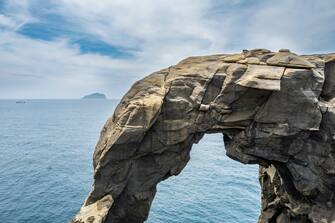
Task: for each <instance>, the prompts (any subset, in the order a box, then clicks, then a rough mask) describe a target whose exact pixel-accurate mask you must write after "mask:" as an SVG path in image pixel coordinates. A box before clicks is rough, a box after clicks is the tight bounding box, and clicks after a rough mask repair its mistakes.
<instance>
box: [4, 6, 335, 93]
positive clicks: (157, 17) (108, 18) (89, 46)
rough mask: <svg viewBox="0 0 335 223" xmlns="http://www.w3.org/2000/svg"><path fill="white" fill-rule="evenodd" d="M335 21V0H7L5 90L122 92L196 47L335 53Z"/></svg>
mask: <svg viewBox="0 0 335 223" xmlns="http://www.w3.org/2000/svg"><path fill="white" fill-rule="evenodd" d="M334 22H335V1H334V0H318V1H316V0H257V1H252V0H133V1H130V0H0V98H79V97H81V96H83V95H85V94H88V93H91V92H103V93H105V94H106V95H107V96H108V97H109V98H119V97H121V96H122V95H123V94H124V93H125V92H126V91H127V89H128V88H129V87H130V86H131V84H132V83H133V82H134V81H135V80H137V79H139V78H141V77H143V76H145V75H147V74H149V73H151V72H153V71H156V70H158V69H160V68H163V67H166V66H169V65H171V64H175V63H177V62H178V61H179V60H181V59H182V58H184V57H188V56H191V55H204V54H213V53H226V52H234V51H237V52H239V51H241V50H242V49H252V48H268V49H271V50H278V49H280V48H290V49H291V50H292V51H295V52H297V53H318V52H335V25H334Z"/></svg>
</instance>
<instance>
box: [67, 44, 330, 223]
mask: <svg viewBox="0 0 335 223" xmlns="http://www.w3.org/2000/svg"><path fill="white" fill-rule="evenodd" d="M334 97H335V54H327V55H304V56H299V55H296V54H294V53H291V52H290V51H289V50H280V51H279V52H278V53H274V52H270V51H268V50H265V49H256V50H250V51H248V50H244V51H243V52H242V53H239V54H233V55H228V54H223V55H212V56H202V57H190V58H187V59H185V60H183V61H181V62H180V63H178V64H177V65H175V66H171V67H168V68H166V69H163V70H161V71H158V72H156V73H153V74H151V75H149V76H147V77H145V78H144V79H142V80H140V81H138V82H136V83H135V84H134V85H133V86H132V88H131V89H130V90H129V92H128V93H127V94H126V95H125V96H124V97H123V98H122V100H121V102H120V103H119V105H118V107H117V108H116V110H115V112H114V115H113V117H111V118H110V119H109V120H108V121H107V123H106V124H105V126H104V127H103V129H102V132H101V137H100V139H99V142H98V144H97V146H96V149H95V152H94V158H93V166H94V183H93V188H92V191H91V192H90V194H89V195H88V197H87V199H86V201H85V203H84V204H83V207H82V209H81V211H80V212H79V213H78V214H77V215H76V217H75V218H74V219H73V220H72V221H73V222H85V223H86V222H107V223H127V222H129V223H141V222H143V221H145V220H146V218H147V216H148V213H149V210H150V205H151V202H152V200H153V198H154V196H155V193H156V185H157V184H158V183H159V182H160V181H162V180H164V179H166V178H168V177H170V176H172V175H178V174H179V173H180V172H181V171H182V169H183V168H184V167H185V165H186V164H187V162H188V161H189V159H190V156H189V154H190V150H191V147H192V145H193V144H194V143H197V142H198V141H199V140H200V139H201V138H202V136H203V135H204V134H205V133H222V134H223V137H224V142H225V149H226V153H227V155H228V156H229V157H231V158H232V159H235V160H238V161H240V162H241V163H244V164H259V166H260V170H259V181H260V185H261V188H262V209H261V215H260V217H259V222H260V223H266V222H269V223H271V222H274V223H290V222H292V223H293V222H294V223H301V222H306V223H307V222H311V223H333V222H335V99H334ZM223 202H224V201H223Z"/></svg>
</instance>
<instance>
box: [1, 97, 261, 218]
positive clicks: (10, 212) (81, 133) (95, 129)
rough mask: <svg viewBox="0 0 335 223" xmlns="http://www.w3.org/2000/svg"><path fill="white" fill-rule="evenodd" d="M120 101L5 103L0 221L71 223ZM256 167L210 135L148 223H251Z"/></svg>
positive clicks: (165, 190) (169, 183) (163, 191)
mask: <svg viewBox="0 0 335 223" xmlns="http://www.w3.org/2000/svg"><path fill="white" fill-rule="evenodd" d="M117 103H118V101H115V100H27V101H26V103H16V102H15V101H14V100H0V208H1V211H0V222H1V223H58V222H68V221H69V220H70V219H71V217H72V216H74V214H75V213H76V212H77V211H78V209H79V208H80V206H81V204H82V202H83V201H84V199H85V196H86V195H87V194H88V192H89V191H90V188H91V183H92V154H93V150H94V146H95V144H96V142H97V139H98V137H99V132H100V129H101V127H102V125H103V124H104V122H105V121H106V120H107V118H108V117H109V116H111V115H112V113H113V111H114V108H115V107H116V105H117ZM257 174H258V167H257V166H250V165H248V166H246V165H243V164H240V163H238V162H236V161H233V160H231V159H229V158H228V157H227V156H226V155H225V151H224V146H223V141H222V135H220V134H213V135H206V136H205V137H204V138H203V139H202V140H201V141H200V143H199V144H197V145H195V146H194V147H193V149H192V152H191V160H190V162H189V164H188V165H187V166H186V167H185V169H184V170H183V172H182V173H181V174H180V175H179V176H177V177H171V178H169V179H168V180H166V181H164V182H162V183H160V184H159V186H158V192H157V195H156V197H155V199H154V202H153V205H152V208H151V212H150V216H149V219H148V220H147V222H149V223H189V222H195V223H209V222H213V223H225V222H227V223H249V222H250V223H252V222H256V221H257V217H258V214H259V208H260V188H259V184H258V177H257Z"/></svg>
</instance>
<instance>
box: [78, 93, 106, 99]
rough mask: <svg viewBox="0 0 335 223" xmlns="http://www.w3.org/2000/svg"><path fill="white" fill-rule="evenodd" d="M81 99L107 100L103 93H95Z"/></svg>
mask: <svg viewBox="0 0 335 223" xmlns="http://www.w3.org/2000/svg"><path fill="white" fill-rule="evenodd" d="M81 99H106V95H104V94H101V93H93V94H89V95H86V96H84V97H82V98H81Z"/></svg>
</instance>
